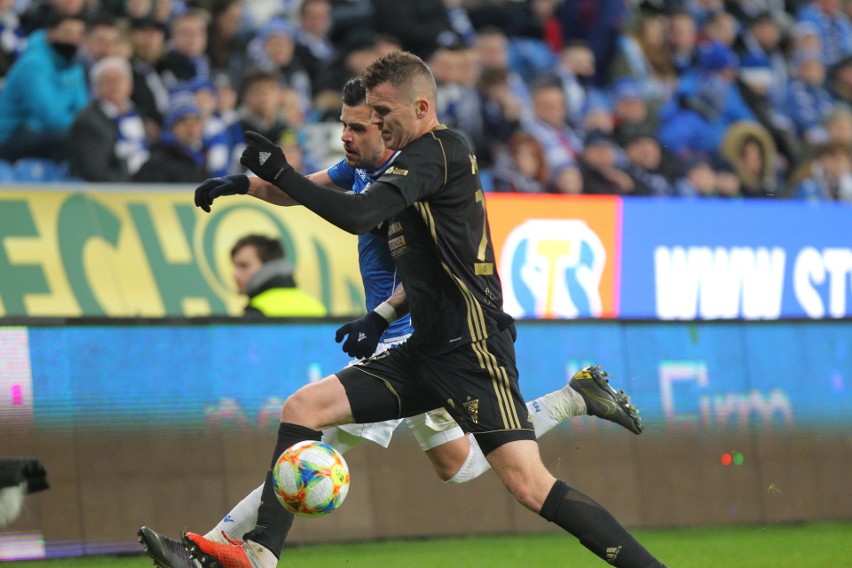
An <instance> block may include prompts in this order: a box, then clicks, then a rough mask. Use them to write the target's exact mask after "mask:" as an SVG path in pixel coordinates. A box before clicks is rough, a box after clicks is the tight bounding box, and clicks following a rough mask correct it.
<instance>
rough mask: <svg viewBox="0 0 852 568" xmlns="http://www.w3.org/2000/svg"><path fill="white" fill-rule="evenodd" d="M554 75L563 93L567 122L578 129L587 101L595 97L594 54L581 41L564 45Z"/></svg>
mask: <svg viewBox="0 0 852 568" xmlns="http://www.w3.org/2000/svg"><path fill="white" fill-rule="evenodd" d="M554 74H555V75H556V77H558V78H559V81H560V83H561V84H562V91H563V92H564V93H565V109H566V112H567V116H568V122H570V123H571V125H572V126H574V127H579V126H580V122H581V121H582V118H583V114H582V113H583V109H584V108H586V104H587V101H588V99H589V98H590V97H592V96H594V95H595V91H596V89H595V88H594V86H593V83H594V79H595V54H594V52H593V51H592V50H591V49H590V48H589V46H588V45H587V44H586V43H585V42H583V41H577V40H574V41H571V42H568V43H566V45H565V47H564V48H563V49H562V53H560V54H559V62H558V64H557V66H556V68H555V69H554Z"/></svg>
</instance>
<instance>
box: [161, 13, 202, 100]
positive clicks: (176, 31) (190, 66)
mask: <svg viewBox="0 0 852 568" xmlns="http://www.w3.org/2000/svg"><path fill="white" fill-rule="evenodd" d="M209 21H210V17H209V14H208V13H207V11H205V10H202V9H199V8H191V9H189V10H187V11H186V12H184V13H182V14H180V15H178V16H176V17H175V18H174V19H173V20H172V22H171V38H170V41H169V48H168V51H167V52H166V56H165V58H164V60H163V63H162V66H161V68H160V75H161V76H162V77H163V82H164V83H165V85H166V87H167V88H168V89H169V91H175V90H177V89H178V88H180V86H181V85H180V84H181V83H189V82H190V81H192V80H193V79H198V78H201V79H209V78H210V58H209V57H208V56H207V25H208V22H209Z"/></svg>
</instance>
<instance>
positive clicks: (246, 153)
mask: <svg viewBox="0 0 852 568" xmlns="http://www.w3.org/2000/svg"><path fill="white" fill-rule="evenodd" d="M245 137H246V149H245V150H243V155H242V157H240V163H241V164H242V165H244V166H245V167H247V168H248V169H250V170H251V171H253V172H254V173H256V174H257V176H258V177H259V178H261V179H265V180H266V181H268V182H269V183H275V181H276V180H277V179H278V178H279V177H280V176H281V174H283V173H284V172H286V171H287V170H292V169H293V167H292V166H291V165H290V164H288V163H287V158H285V157H284V152H283V150H281V148H279V147H278V146H276V145H275V144H273V143H272V141H270V140H269V139H267V138H266V137H265V136H263V135H262V134H258V133H257V132H252V131H251V130H248V131H246V133H245Z"/></svg>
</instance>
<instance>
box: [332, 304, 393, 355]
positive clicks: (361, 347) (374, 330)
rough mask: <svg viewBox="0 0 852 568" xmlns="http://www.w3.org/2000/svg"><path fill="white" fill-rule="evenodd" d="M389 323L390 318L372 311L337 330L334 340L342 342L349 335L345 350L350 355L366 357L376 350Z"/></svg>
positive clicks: (344, 345)
mask: <svg viewBox="0 0 852 568" xmlns="http://www.w3.org/2000/svg"><path fill="white" fill-rule="evenodd" d="M389 325H390V323H388V320H386V319H385V318H383V317H382V316H380V315H379V314H377V313H376V312H375V311H372V312H370V313H368V314H367V315H366V316H364V317H362V318H361V319H357V320H355V321H350V322H348V323H345V324H343V325H342V326H341V327H340V329H338V330H337V333H336V334H335V336H334V340H335V341H336V342H338V343H340V342H341V341H343V338H344V337H345V336H346V335H348V336H349V337H348V338H347V339H346V342H345V343H344V344H343V351H345V352H346V354H348V355H349V356H350V357H358V358H359V359H366V358H367V357H369V356H370V355H372V354H373V353H375V352H376V347H377V346H378V345H379V339H381V337H382V333H384V331H385V330H386V329H387V328H388V326H389Z"/></svg>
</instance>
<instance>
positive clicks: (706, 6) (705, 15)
mask: <svg viewBox="0 0 852 568" xmlns="http://www.w3.org/2000/svg"><path fill="white" fill-rule="evenodd" d="M686 5H687V8H688V9H689V11H690V13H691V14H692V17H693V18H694V19H695V24H696V25H697V26H698V28H699V29H703V28H704V26H706V25H707V22H709V21H710V19H711V18H712V17H713V16H714V15H716V14H718V13H719V12H723V11H724V10H725V2H724V0H689V1H688V2H687V3H686Z"/></svg>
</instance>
